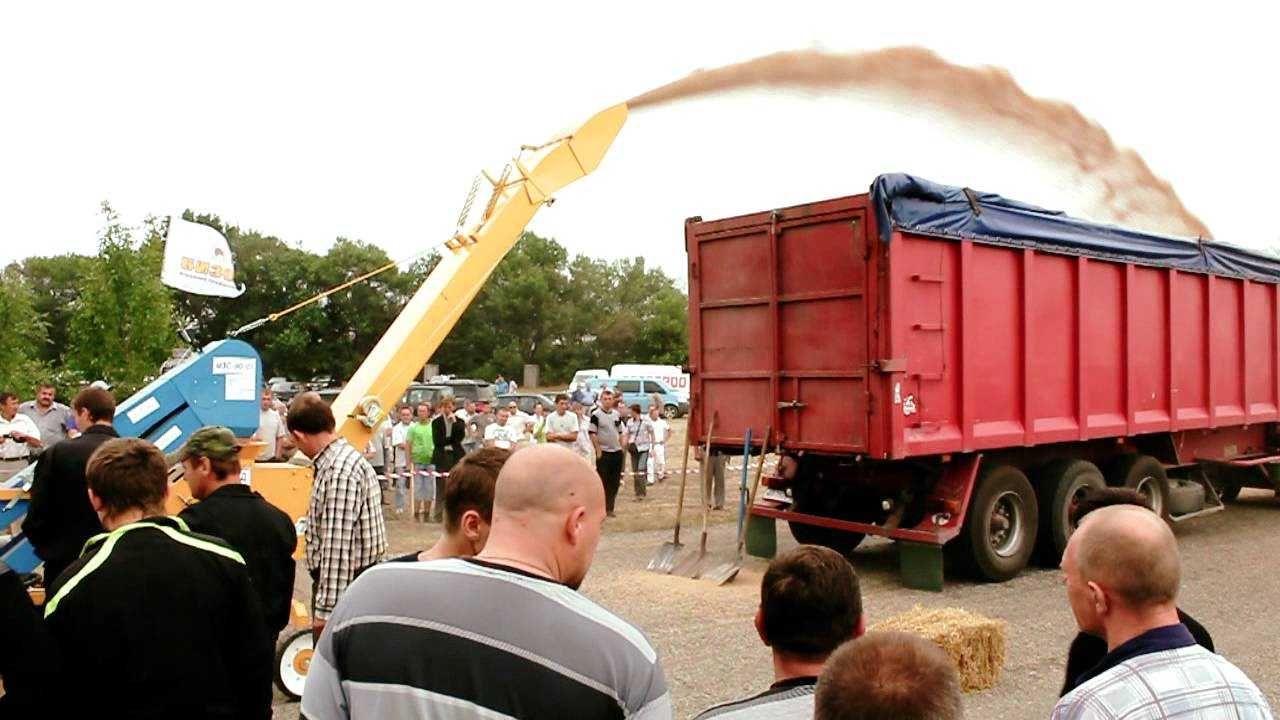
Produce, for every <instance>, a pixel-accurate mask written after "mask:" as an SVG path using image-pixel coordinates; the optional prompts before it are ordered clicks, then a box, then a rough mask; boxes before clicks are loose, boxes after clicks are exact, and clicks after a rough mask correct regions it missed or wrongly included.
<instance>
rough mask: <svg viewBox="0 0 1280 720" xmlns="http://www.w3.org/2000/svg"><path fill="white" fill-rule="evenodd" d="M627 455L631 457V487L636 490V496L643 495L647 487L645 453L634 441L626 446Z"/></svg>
mask: <svg viewBox="0 0 1280 720" xmlns="http://www.w3.org/2000/svg"><path fill="white" fill-rule="evenodd" d="M627 457H628V458H631V479H632V480H633V481H634V485H633V487H634V488H635V491H636V497H644V494H645V490H646V489H647V483H645V474H644V466H645V460H646V459H647V458H646V454H645V453H642V452H640V450H639V449H637V448H636V444H635V443H631V444H630V445H628V446H627Z"/></svg>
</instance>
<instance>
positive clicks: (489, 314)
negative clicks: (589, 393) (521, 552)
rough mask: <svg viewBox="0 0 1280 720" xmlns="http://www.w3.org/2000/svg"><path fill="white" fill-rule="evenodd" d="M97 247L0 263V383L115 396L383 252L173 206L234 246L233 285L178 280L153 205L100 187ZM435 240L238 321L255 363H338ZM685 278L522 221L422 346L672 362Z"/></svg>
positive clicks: (682, 337) (425, 264)
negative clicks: (133, 202) (441, 336)
mask: <svg viewBox="0 0 1280 720" xmlns="http://www.w3.org/2000/svg"><path fill="white" fill-rule="evenodd" d="M102 212H103V227H102V230H101V231H100V233H99V238H98V252H97V254H96V255H92V256H90V255H76V254H65V255H58V256H53V257H29V258H27V259H25V260H22V261H19V262H15V263H12V264H10V265H9V266H8V267H6V268H5V269H4V270H3V284H2V286H0V327H5V328H8V330H9V336H8V338H7V340H6V342H4V343H0V389H13V390H14V391H17V392H19V393H20V394H21V395H23V397H29V396H30V393H31V391H32V389H34V386H35V385H36V384H37V383H38V382H40V381H42V380H48V381H52V382H54V383H56V384H57V385H58V387H59V388H60V389H61V390H62V392H66V391H67V390H69V389H70V388H74V387H78V386H79V385H81V384H84V383H86V382H91V381H93V380H99V379H101V380H106V381H107V382H110V383H112V385H113V386H114V388H115V390H116V393H117V397H120V398H123V397H127V396H128V395H129V394H132V393H133V392H134V391H136V390H137V389H138V388H140V387H142V385H144V384H145V383H146V382H148V381H149V380H150V379H151V378H153V377H155V376H156V375H158V374H159V369H160V366H161V364H162V363H163V362H164V361H165V360H166V359H168V358H169V357H170V354H171V352H172V351H173V350H174V349H176V348H180V347H183V346H186V345H187V344H188V343H187V341H186V340H185V339H183V337H182V335H183V334H184V333H183V332H182V331H185V335H186V337H187V338H189V339H190V341H191V342H190V345H191V346H193V347H195V348H199V347H203V346H204V345H205V344H207V343H209V342H213V341H215V340H219V339H222V338H225V337H227V335H228V333H230V332H232V331H233V330H235V329H237V328H240V327H241V326H243V325H245V324H247V323H249V322H252V321H253V320H257V319H259V318H261V317H265V316H266V315H268V314H270V313H273V312H277V311H279V310H282V309H284V308H286V307H288V306H290V305H292V304H293V303H295V302H298V301H299V300H303V299H306V298H309V297H311V296H313V295H315V294H317V293H319V292H321V291H323V290H326V289H328V288H331V287H333V286H335V285H338V284H340V283H342V282H344V281H347V280H350V279H352V278H354V277H356V276H358V275H361V274H363V273H366V272H369V271H371V270H373V269H375V268H378V267H380V266H383V265H386V264H387V263H389V262H391V260H392V258H390V257H388V255H387V254H386V252H385V251H383V250H382V249H381V248H379V247H377V246H374V245H370V244H368V243H364V242H361V241H359V240H351V239H347V238H341V237H340V238H338V239H337V241H336V242H335V243H334V244H333V246H332V247H330V248H329V249H328V251H326V252H325V253H323V254H317V253H312V252H308V251H306V250H303V249H302V248H300V247H296V246H291V245H289V244H287V243H285V242H284V241H282V240H280V239H279V238H277V237H274V236H271V235H266V234H263V233H261V232H258V231H256V230H251V229H242V228H240V227H237V226H235V225H230V224H228V223H225V222H223V221H222V220H221V219H220V218H219V217H217V216H215V215H196V214H192V213H190V212H188V213H186V214H185V215H184V217H186V219H188V220H193V221H195V222H200V223H204V224H206V225H209V226H211V227H214V228H216V229H217V230H219V231H220V232H222V233H223V234H224V235H225V236H226V238H227V241H228V244H229V245H230V247H231V251H232V254H233V255H234V258H235V266H236V282H237V283H243V284H244V285H245V288H246V290H245V293H244V294H243V295H241V296H240V297H238V298H217V297H205V296H200V295H191V294H188V293H184V292H180V291H177V290H173V289H171V288H168V287H166V286H165V285H163V284H162V283H161V282H160V266H161V263H162V260H163V238H164V230H165V225H166V224H167V221H165V220H163V219H161V218H154V217H152V218H147V219H146V220H145V221H144V222H143V224H142V225H141V226H140V227H128V226H126V225H124V224H122V223H121V222H120V219H119V217H118V216H117V214H116V213H115V212H114V210H112V208H111V207H110V205H108V204H107V203H103V206H102ZM439 260H440V256H439V255H438V254H436V253H434V252H433V253H430V254H428V255H425V256H423V257H422V258H420V259H418V260H416V261H414V262H412V263H411V264H410V265H409V266H407V267H398V268H395V269H392V270H389V271H387V272H385V273H382V274H380V275H377V276H375V277H374V278H372V279H370V280H368V281H366V282H363V283H360V284H357V285H355V286H353V287H351V288H349V289H347V290H344V291H342V292H340V293H336V294H334V295H332V296H330V297H329V298H327V299H326V300H325V301H322V302H320V303H316V304H312V305H310V306H308V307H307V308H304V309H302V310H300V311H298V312H296V313H293V314H291V315H288V316H286V317H284V318H282V319H280V320H278V321H276V322H274V323H268V324H266V325H264V326H262V327H260V328H258V329H256V330H252V331H249V332H247V333H245V334H244V335H242V336H241V339H244V340H246V341H247V342H249V343H250V344H252V345H253V346H254V347H255V348H257V350H258V352H259V353H260V354H261V355H262V359H263V365H264V374H265V375H266V376H272V375H283V376H286V377H290V378H296V379H309V378H312V377H316V376H322V375H327V376H331V377H334V378H347V377H350V375H351V374H352V373H353V372H354V371H355V369H356V367H357V366H358V365H359V364H360V362H361V361H362V360H363V359H364V357H365V355H366V354H368V352H369V351H370V350H371V349H372V348H373V345H374V344H375V343H376V342H377V341H378V338H380V337H381V336H382V334H383V332H384V331H385V330H386V329H387V327H388V326H390V324H391V322H392V320H393V319H394V318H395V317H396V315H397V314H398V313H399V312H400V310H401V308H403V306H404V304H405V303H406V302H407V301H408V299H409V298H410V297H411V296H412V295H413V293H414V292H415V291H416V290H417V289H418V287H419V286H420V285H421V284H422V282H423V281H424V280H425V279H426V277H427V274H428V273H430V271H431V270H432V268H434V267H435V265H436V263H437V262H439ZM687 336H688V314H687V300H686V297H685V294H684V293H683V292H682V291H681V290H680V288H679V286H678V285H677V284H676V282H675V280H674V279H673V278H671V277H670V276H668V275H666V274H665V273H663V272H662V271H661V270H659V269H655V268H650V267H647V266H646V265H645V262H644V259H643V258H639V257H637V258H634V259H626V260H619V261H612V262H610V261H605V260H600V259H596V258H591V257H587V256H584V255H575V256H572V257H571V256H570V254H569V253H568V251H567V250H566V249H565V248H564V246H562V245H561V244H560V243H558V242H556V241H555V240H554V239H551V238H543V237H539V236H537V235H535V234H533V233H529V232H526V233H524V235H523V236H522V238H521V241H520V242H518V243H517V244H516V246H515V248H514V249H513V250H512V251H511V252H510V253H509V254H508V255H507V257H506V258H505V259H504V260H503V261H502V262H501V263H500V264H499V265H498V267H497V268H496V269H495V270H494V272H493V275H492V276H490V278H489V281H488V282H487V283H486V284H485V286H484V288H483V289H482V290H481V291H480V293H479V294H478V295H477V296H476V299H475V301H474V302H473V303H472V304H471V306H470V307H469V308H468V309H467V310H466V312H464V313H463V315H462V318H461V319H460V320H459V322H458V324H457V326H456V327H455V328H454V330H453V332H451V333H450V334H449V336H448V338H447V339H446V340H445V341H444V343H443V344H442V345H441V347H440V348H439V349H438V350H437V351H436V353H435V355H434V356H433V358H432V359H431V362H434V363H436V364H438V365H439V366H440V368H441V370H442V371H443V372H447V373H454V374H458V375H461V376H465V377H484V378H492V377H493V376H494V375H496V374H498V373H501V374H503V375H506V376H507V377H520V373H521V369H522V366H523V365H524V364H525V363H536V364H538V365H540V366H541V370H542V378H543V382H544V383H558V382H564V381H566V380H567V379H568V378H569V377H571V376H572V374H573V372H574V371H575V370H577V369H580V368H588V367H604V368H607V367H609V366H610V365H612V364H614V363H618V362H628V361H635V362H654V363H663V364H678V365H682V364H684V363H685V362H686V361H687V356H688V345H687Z"/></svg>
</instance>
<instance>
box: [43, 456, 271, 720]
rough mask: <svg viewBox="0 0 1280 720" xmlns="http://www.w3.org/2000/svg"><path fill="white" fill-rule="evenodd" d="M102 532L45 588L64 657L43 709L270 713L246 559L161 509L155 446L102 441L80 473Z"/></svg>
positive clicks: (164, 474)
mask: <svg viewBox="0 0 1280 720" xmlns="http://www.w3.org/2000/svg"><path fill="white" fill-rule="evenodd" d="M85 477H86V479H87V481H88V485H89V499H90V502H91V503H92V504H93V507H94V510H95V511H96V512H97V513H98V516H99V517H100V518H101V519H102V524H103V526H104V527H105V528H106V529H107V532H106V533H103V534H101V535H97V536H95V537H94V538H92V539H91V540H90V541H89V542H88V543H87V545H86V547H85V550H84V554H83V555H81V556H80V559H79V560H77V561H76V562H74V563H72V565H71V567H69V568H67V570H66V572H64V573H63V574H62V575H61V577H59V578H58V580H57V581H56V582H54V584H53V586H52V587H51V588H49V591H50V594H49V599H48V600H47V601H46V603H45V606H44V617H45V624H46V626H47V627H48V628H49V632H50V634H52V635H53V638H54V641H55V642H56V643H57V645H58V650H59V651H60V655H61V656H62V657H64V658H73V659H74V660H73V661H71V662H68V663H64V664H63V667H64V670H65V672H64V673H63V677H62V678H61V679H60V681H59V687H61V688H64V691H63V692H61V693H59V695H58V696H57V697H54V698H51V702H52V704H53V705H54V710H55V711H54V712H52V713H50V714H49V716H50V717H59V718H62V717H94V718H125V717H127V718H146V719H148V720H150V719H151V718H156V719H159V718H166V719H167V718H253V719H261V720H266V718H270V717H271V662H272V657H271V651H270V647H269V645H268V641H267V634H266V628H265V627H264V625H263V622H262V608H261V607H260V606H259V602H258V598H257V596H256V595H255V594H254V592H253V584H252V582H251V581H250V580H249V573H248V571H247V570H246V569H245V563H244V559H243V558H242V557H240V554H239V553H237V552H236V551H235V550H233V549H231V548H230V547H228V546H227V545H226V544H225V543H223V542H222V541H221V540H219V539H217V538H214V537H210V536H207V535H197V534H195V533H192V532H188V531H187V530H186V529H184V528H183V527H182V522H181V521H180V520H178V519H176V518H170V517H165V516H164V503H165V499H166V497H167V495H168V492H169V479H168V467H167V465H166V463H165V458H164V454H163V453H161V452H160V451H159V450H158V449H156V447H155V446H154V445H152V444H151V443H149V442H147V441H145V440H141V439H138V438H118V439H115V440H110V441H108V442H106V443H103V445H102V446H101V447H100V448H98V450H97V452H95V453H94V454H93V457H92V458H90V460H89V465H88V467H87V468H86V471H85Z"/></svg>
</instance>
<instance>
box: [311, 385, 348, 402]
mask: <svg viewBox="0 0 1280 720" xmlns="http://www.w3.org/2000/svg"><path fill="white" fill-rule="evenodd" d="M316 394H317V395H319V396H320V399H321V400H324V403H325V404H326V405H332V404H333V401H334V400H336V399H338V396H339V395H341V394H342V387H328V388H325V389H323V390H317V391H316Z"/></svg>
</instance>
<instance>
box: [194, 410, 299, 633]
mask: <svg viewBox="0 0 1280 720" xmlns="http://www.w3.org/2000/svg"><path fill="white" fill-rule="evenodd" d="M178 458H179V460H181V461H182V469H183V470H184V471H185V473H186V480H187V486H188V487H190V488H191V496H192V497H194V498H195V499H197V500H199V501H200V502H198V503H196V504H195V505H192V506H190V507H188V508H186V509H185V510H183V511H182V513H181V514H179V515H178V517H180V518H182V519H183V520H184V521H186V523H187V525H188V526H189V527H190V528H191V531H192V532H198V533H204V534H205V535H212V536H214V537H218V538H222V539H223V540H225V541H226V542H227V544H228V545H230V546H231V547H232V548H233V549H234V550H236V552H239V553H240V555H241V556H243V557H244V562H245V565H246V567H247V568H248V570H249V577H250V579H252V580H253V589H254V592H256V593H257V595H258V599H259V600H261V601H262V615H263V619H264V620H265V621H266V625H267V634H268V635H269V636H270V638H271V640H272V641H273V642H274V640H275V638H276V636H277V635H278V634H279V633H280V631H281V630H283V629H284V626H285V625H287V624H288V622H289V604H290V602H291V601H292V598H293V573H294V561H293V552H294V549H295V548H296V547H297V545H298V535H297V532H296V531H295V530H294V527H293V521H292V520H290V519H289V516H288V515H286V514H285V513H284V511H282V510H280V509H279V508H277V507H276V506H274V505H272V504H271V503H269V502H267V501H266V499H265V498H263V497H262V496H261V495H259V494H258V493H256V492H254V491H253V489H252V488H251V487H250V486H248V485H244V484H242V483H241V482H240V447H239V446H238V445H237V444H236V437H235V435H233V434H232V433H231V431H230V430H228V429H227V428H225V427H203V428H200V429H199V430H197V431H195V432H194V433H192V434H191V437H190V438H187V442H186V444H185V445H183V446H182V449H181V450H179V451H178Z"/></svg>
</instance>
